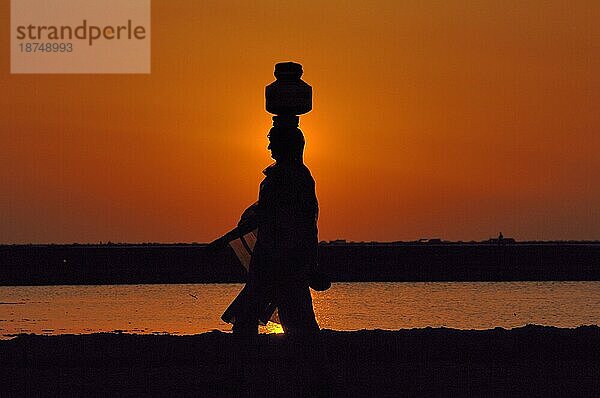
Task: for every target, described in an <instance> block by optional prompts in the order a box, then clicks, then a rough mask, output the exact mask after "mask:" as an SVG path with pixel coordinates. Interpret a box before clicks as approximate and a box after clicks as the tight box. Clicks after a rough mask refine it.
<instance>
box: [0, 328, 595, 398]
mask: <svg viewBox="0 0 600 398" xmlns="http://www.w3.org/2000/svg"><path fill="white" fill-rule="evenodd" d="M322 335H323V341H324V345H325V346H326V348H327V352H328V356H329V362H330V366H331V370H332V374H333V375H332V376H331V377H330V379H331V382H332V384H334V385H335V386H336V389H337V391H338V393H339V394H338V395H339V396H356V397H371V396H377V397H387V396H425V397H428V396H446V397H454V396H564V397H571V396H590V397H593V396H600V355H599V354H600V328H599V327H596V326H587V327H579V328H577V329H557V328H550V327H541V326H527V327H524V328H518V329H513V330H504V329H500V328H498V329H494V330H485V331H460V330H454V329H431V328H427V329H414V330H400V331H395V332H391V331H379V330H375V331H359V332H337V331H330V330H325V331H323V332H322ZM288 343H289V341H287V340H286V337H285V336H283V335H261V336H260V337H259V340H258V342H257V349H258V352H259V355H260V360H258V361H254V363H255V367H254V375H255V376H254V378H255V380H254V382H257V383H258V384H260V385H262V386H266V389H267V390H268V391H269V394H268V395H270V396H288V395H289V394H290V387H289V386H290V385H292V384H293V382H292V381H293V379H294V377H296V376H298V374H297V373H298V372H297V370H296V371H290V369H292V368H293V366H294V365H297V364H298V363H297V361H295V360H294V358H293V357H292V356H291V354H290V351H289V346H290V345H289V344H288ZM239 361H240V354H239V352H238V351H237V350H236V349H235V345H234V341H233V336H232V335H231V334H226V333H220V332H212V333H205V334H202V335H196V336H164V335H163V336H148V335H146V336H142V335H126V334H93V335H82V336H73V335H65V336H33V335H28V336H25V335H24V336H19V337H17V338H14V339H12V340H9V341H0V389H1V390H0V396H9V395H34V396H40V395H42V396H46V395H54V396H73V395H77V396H90V395H102V396H108V395H120V396H122V395H126V396H136V395H154V396H208V397H210V396H229V397H236V396H244V395H246V393H247V391H246V388H245V387H244V386H245V382H244V377H243V376H241V375H240V374H239V369H238V367H237V366H236V365H237V364H238V363H239ZM290 366H292V367H290Z"/></svg>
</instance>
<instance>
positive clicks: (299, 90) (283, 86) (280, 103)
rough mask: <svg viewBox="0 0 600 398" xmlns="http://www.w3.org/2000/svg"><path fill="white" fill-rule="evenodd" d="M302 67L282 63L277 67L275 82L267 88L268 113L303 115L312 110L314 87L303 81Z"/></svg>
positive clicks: (290, 63)
mask: <svg viewBox="0 0 600 398" xmlns="http://www.w3.org/2000/svg"><path fill="white" fill-rule="evenodd" d="M301 77H302V65H300V64H297V63H295V62H281V63H278V64H276V65H275V79H276V80H275V81H274V82H273V83H271V84H269V85H268V86H267V87H266V88H265V98H266V108H267V112H269V113H272V114H274V115H290V116H291V115H302V114H304V113H308V112H310V111H311V109H312V87H311V86H309V85H308V84H306V82H304V81H303V80H302V79H301Z"/></svg>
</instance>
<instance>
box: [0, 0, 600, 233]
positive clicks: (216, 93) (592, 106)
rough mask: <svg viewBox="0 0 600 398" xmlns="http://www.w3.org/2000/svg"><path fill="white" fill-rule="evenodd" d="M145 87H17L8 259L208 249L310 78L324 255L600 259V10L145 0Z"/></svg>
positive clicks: (9, 130) (5, 123)
mask: <svg viewBox="0 0 600 398" xmlns="http://www.w3.org/2000/svg"><path fill="white" fill-rule="evenodd" d="M152 7H153V8H152V74H150V75H11V74H10V73H9V72H10V60H9V39H10V32H9V29H10V23H9V22H10V21H9V15H10V14H9V1H2V2H1V3H0V33H1V34H0V62H1V63H0V92H1V93H2V94H1V96H0V182H1V185H2V194H1V195H0V217H1V222H0V242H2V243H20V242H36V243H41V242H98V241H107V240H111V241H113V242H119V241H121V242H144V241H156V242H192V241H197V242H205V241H210V240H212V239H214V238H216V237H218V236H219V235H220V234H221V233H223V232H226V231H227V230H228V229H229V228H230V227H232V226H234V225H235V223H236V222H237V220H238V217H239V215H240V214H241V212H242V211H243V210H244V208H245V207H246V206H247V205H249V204H250V203H251V202H253V201H254V200H256V198H257V194H258V184H259V182H260V181H261V179H262V174H261V170H262V169H263V168H264V167H266V166H267V165H268V164H269V163H270V162H271V159H270V158H269V155H268V152H267V150H266V146H267V139H266V133H267V131H268V129H269V127H270V125H271V119H270V115H268V114H267V113H266V111H265V110H264V86H265V85H266V84H268V83H270V82H271V81H272V80H274V78H273V66H274V64H275V63H276V62H279V61H285V60H294V61H297V62H300V63H302V64H303V66H304V70H305V74H304V79H305V80H306V81H307V82H308V83H309V84H311V85H312V86H313V89H314V110H313V111H312V112H311V113H309V114H308V115H305V116H303V117H302V119H301V125H300V127H301V128H302V130H303V131H304V133H305V136H306V140H307V146H306V155H305V161H306V163H307V165H308V166H309V167H310V169H311V171H312V173H313V176H314V177H315V179H316V182H317V195H318V197H319V201H320V205H321V212H320V220H319V228H320V235H319V236H320V239H324V240H330V239H337V238H345V239H349V240H357V241H361V240H385V241H389V240H414V239H418V238H423V237H440V238H444V239H452V240H459V239H461V240H471V239H475V240H480V239H487V238H489V237H490V236H496V235H497V234H498V232H499V231H502V232H503V233H504V235H505V236H513V237H515V238H517V239H538V240H542V239H543V240H549V239H600V183H599V182H600V177H599V176H600V155H599V154H600V23H598V21H600V2H598V1H597V0H590V1H529V2H516V1H502V2H497V1H489V2H488V1H466V2H465V1H461V2H456V1H449V2H439V1H435V2H431V1H414V2H413V1H409V2H399V1H364V0H361V1H356V0H346V1H316V0H314V1H313V0H306V1H295V2H288V1H281V0H280V1H258V2H248V1H228V2H223V1H192V0H189V1H184V0H168V1H167V0H153V1H152Z"/></svg>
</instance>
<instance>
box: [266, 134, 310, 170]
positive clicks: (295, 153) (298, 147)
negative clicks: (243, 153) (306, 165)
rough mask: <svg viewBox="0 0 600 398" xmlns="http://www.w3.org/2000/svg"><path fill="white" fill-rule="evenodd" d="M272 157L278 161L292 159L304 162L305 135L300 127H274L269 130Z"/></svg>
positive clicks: (269, 147)
mask: <svg viewBox="0 0 600 398" xmlns="http://www.w3.org/2000/svg"><path fill="white" fill-rule="evenodd" d="M267 137H269V146H268V147H267V149H269V150H270V151H271V157H272V158H273V159H275V160H276V161H282V160H291V161H300V162H302V155H303V153H304V135H303V134H302V131H300V129H299V128H290V127H273V128H271V130H270V131H269V135H268V136H267Z"/></svg>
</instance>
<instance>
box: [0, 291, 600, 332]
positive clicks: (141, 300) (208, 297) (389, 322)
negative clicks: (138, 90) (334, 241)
mask: <svg viewBox="0 0 600 398" xmlns="http://www.w3.org/2000/svg"><path fill="white" fill-rule="evenodd" d="M242 286H243V285H240V284H191V285H117V286H39V287H0V337H2V338H9V337H11V335H14V334H17V333H37V334H64V333H77V334H78V333H92V332H100V331H108V332H109V331H115V330H120V331H124V332H130V333H171V334H195V333H202V332H206V331H210V330H214V329H216V330H221V331H229V330H231V327H230V325H229V324H226V323H224V322H222V321H221V319H220V316H221V313H222V312H223V311H224V310H225V308H226V307H227V306H228V304H229V303H230V302H231V300H232V299H233V298H234V297H235V296H236V295H237V293H238V292H239V291H240V290H241V289H242ZM313 300H314V306H315V311H316V314H317V319H318V321H319V324H320V325H321V327H323V328H328V329H337V330H357V329H402V328H422V327H426V326H432V327H439V326H446V327H451V328H458V329H488V328H494V327H497V326H500V327H504V328H512V327H517V326H522V325H526V324H528V323H535V324H540V325H553V326H559V327H576V326H579V325H591V324H594V325H598V324H600V282H450V283H439V282H431V283H334V284H333V286H332V287H331V289H329V290H328V291H326V292H320V293H315V292H313ZM270 331H278V328H277V327H276V325H273V324H269V325H268V327H266V328H263V332H270Z"/></svg>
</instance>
